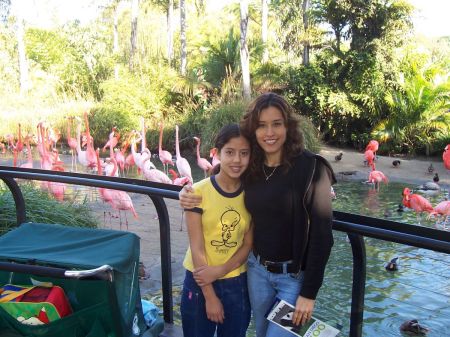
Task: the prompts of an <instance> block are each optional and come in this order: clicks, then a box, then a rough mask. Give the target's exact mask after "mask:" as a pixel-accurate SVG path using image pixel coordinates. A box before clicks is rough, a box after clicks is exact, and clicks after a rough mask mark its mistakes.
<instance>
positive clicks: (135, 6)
mask: <svg viewBox="0 0 450 337" xmlns="http://www.w3.org/2000/svg"><path fill="white" fill-rule="evenodd" d="M138 15H139V0H132V2H131V37H130V42H131V48H130V64H129V67H130V71H133V69H134V66H135V63H136V60H135V58H136V55H135V54H136V50H137V24H138Z"/></svg>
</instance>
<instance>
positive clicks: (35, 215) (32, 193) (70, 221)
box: [0, 182, 99, 235]
mask: <svg viewBox="0 0 450 337" xmlns="http://www.w3.org/2000/svg"><path fill="white" fill-rule="evenodd" d="M20 187H21V191H22V194H23V197H24V199H25V207H26V214H27V221H29V222H38V223H49V224H62V225H66V226H74V227H89V228H96V227H98V225H99V224H98V220H97V219H96V218H95V216H94V215H93V214H92V212H91V209H90V207H89V205H88V203H87V202H86V200H82V201H79V200H76V199H74V200H72V201H64V202H58V201H57V200H55V199H53V197H52V196H50V195H49V194H48V193H47V192H45V191H42V190H40V189H39V188H38V187H36V186H35V185H33V183H32V182H26V183H21V184H20ZM0 214H1V215H2V216H1V217H0V235H2V234H4V233H6V232H7V231H9V230H10V229H12V228H14V227H15V226H16V221H17V218H16V208H15V203H14V200H13V197H12V194H11V192H10V191H9V189H8V188H7V187H6V186H5V185H4V184H0Z"/></svg>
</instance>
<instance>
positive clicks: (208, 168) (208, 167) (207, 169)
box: [194, 137, 213, 178]
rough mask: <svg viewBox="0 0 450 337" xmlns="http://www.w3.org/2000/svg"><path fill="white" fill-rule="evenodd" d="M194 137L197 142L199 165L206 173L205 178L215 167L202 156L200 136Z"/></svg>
mask: <svg viewBox="0 0 450 337" xmlns="http://www.w3.org/2000/svg"><path fill="white" fill-rule="evenodd" d="M194 139H195V141H196V142H197V165H198V167H200V168H201V169H202V171H203V172H204V173H205V178H206V176H207V174H208V173H210V172H211V169H212V168H213V166H212V165H211V163H210V162H209V161H207V160H206V159H205V158H201V157H200V138H198V137H194Z"/></svg>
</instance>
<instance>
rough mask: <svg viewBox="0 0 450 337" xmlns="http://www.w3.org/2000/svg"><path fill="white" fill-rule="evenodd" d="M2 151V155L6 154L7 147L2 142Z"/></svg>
mask: <svg viewBox="0 0 450 337" xmlns="http://www.w3.org/2000/svg"><path fill="white" fill-rule="evenodd" d="M0 149H2V154H5V153H6V146H5V144H3V143H2V142H0Z"/></svg>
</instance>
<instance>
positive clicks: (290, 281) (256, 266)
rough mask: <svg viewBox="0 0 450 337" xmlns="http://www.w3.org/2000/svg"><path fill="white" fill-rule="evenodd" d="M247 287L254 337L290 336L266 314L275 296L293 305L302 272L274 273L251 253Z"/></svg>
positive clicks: (290, 334)
mask: <svg viewBox="0 0 450 337" xmlns="http://www.w3.org/2000/svg"><path fill="white" fill-rule="evenodd" d="M247 274H248V275H247V277H248V289H249V295H250V303H251V307H252V311H253V318H254V320H255V327H256V337H292V336H293V335H292V333H291V332H288V331H286V330H284V329H283V328H281V327H279V326H278V325H276V324H274V323H271V322H269V321H268V320H267V319H266V314H267V313H268V312H269V310H270V309H271V307H272V305H273V304H274V302H275V300H276V298H279V299H282V300H285V301H286V302H288V303H290V304H292V305H294V306H295V303H296V301H297V297H298V296H299V294H300V289H301V286H302V280H303V274H302V273H299V274H289V273H282V274H275V273H271V272H268V271H267V270H266V268H265V267H264V266H263V265H261V264H260V263H259V262H258V261H257V260H256V257H255V255H253V253H250V255H249V258H248V262H247Z"/></svg>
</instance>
